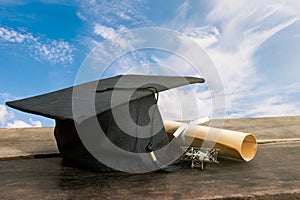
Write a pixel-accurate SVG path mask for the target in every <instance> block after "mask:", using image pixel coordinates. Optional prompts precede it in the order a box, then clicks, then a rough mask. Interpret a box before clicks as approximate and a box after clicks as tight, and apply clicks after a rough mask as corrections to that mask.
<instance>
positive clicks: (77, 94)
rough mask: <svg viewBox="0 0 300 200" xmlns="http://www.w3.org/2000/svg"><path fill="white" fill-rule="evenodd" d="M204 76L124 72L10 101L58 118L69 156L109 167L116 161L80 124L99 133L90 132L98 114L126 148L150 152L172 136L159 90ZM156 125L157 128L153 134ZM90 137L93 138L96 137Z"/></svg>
mask: <svg viewBox="0 0 300 200" xmlns="http://www.w3.org/2000/svg"><path fill="white" fill-rule="evenodd" d="M203 82H204V79H202V78H196V77H175V76H143V75H123V76H115V77H112V78H107V79H101V80H99V81H92V82H89V83H85V84H81V85H77V86H74V87H69V88H66V89H63V90H58V91H55V92H51V93H47V94H43V95H39V96H35V97H31V98H26V99H21V100H16V101H10V102H7V103H6V104H7V105H8V106H10V107H12V108H15V109H18V110H21V111H24V112H29V113H32V114H38V115H42V116H45V117H49V118H53V119H55V121H56V127H55V133H54V134H55V138H56V142H57V146H58V149H59V151H60V153H61V155H62V157H63V158H64V160H65V161H67V162H69V163H71V164H75V165H77V166H79V167H81V168H85V169H90V170H96V171H109V170H111V168H112V167H111V166H110V167H107V166H106V165H104V164H103V163H101V162H99V161H98V160H99V159H98V160H97V159H96V158H95V156H94V154H93V153H92V154H93V155H92V154H91V153H90V151H89V150H90V149H89V148H86V145H83V142H82V137H81V136H80V135H79V134H78V130H83V131H85V130H86V132H87V133H83V134H86V135H87V136H88V135H90V136H91V137H93V134H95V133H92V135H91V134H89V133H88V132H93V130H94V129H97V127H95V124H93V123H92V119H93V118H95V117H96V119H97V122H98V125H100V127H101V129H102V131H103V132H104V134H105V135H106V137H107V138H108V139H109V140H110V141H111V142H112V143H113V144H114V145H116V146H118V147H119V148H121V149H123V150H125V151H128V152H134V153H146V152H147V150H149V144H151V148H150V149H151V150H152V149H154V150H156V149H160V148H162V147H164V146H165V145H167V144H168V138H167V135H166V133H165V130H164V128H163V122H162V119H161V115H160V113H159V111H158V109H157V105H156V97H155V93H158V92H161V91H164V90H168V89H171V88H176V87H179V86H183V85H188V84H193V83H203ZM91 103H92V104H93V105H90V104H91ZM126 110H127V112H126ZM128 114H129V115H128ZM129 117H130V118H129ZM130 121H133V122H134V123H129V122H130ZM140 127H142V128H140ZM154 129H155V130H158V131H155V132H156V134H155V135H151V134H152V132H153V131H154ZM141 135H144V136H143V137H140V136H141ZM147 135H148V136H149V137H146V136H147ZM102 139H103V138H101V140H102ZM88 140H89V141H93V138H89V139H88ZM103 141H105V139H103ZM85 144H86V143H85ZM98 145H99V147H100V146H102V148H101V150H100V149H97V146H96V147H94V148H93V149H94V150H95V152H97V151H102V152H103V151H106V152H108V153H109V152H110V149H103V146H105V145H106V144H105V142H104V143H101V144H98ZM104 148H105V147H104ZM87 149H89V150H87ZM129 160H130V159H129ZM120 162H121V161H120ZM123 164H124V163H122V162H121V163H120V165H123ZM139 167H140V166H139ZM125 171H126V170H125Z"/></svg>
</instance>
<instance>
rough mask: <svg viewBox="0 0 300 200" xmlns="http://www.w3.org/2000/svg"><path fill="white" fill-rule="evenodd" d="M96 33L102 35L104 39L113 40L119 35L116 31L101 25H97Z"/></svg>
mask: <svg viewBox="0 0 300 200" xmlns="http://www.w3.org/2000/svg"><path fill="white" fill-rule="evenodd" d="M94 33H95V34H96V35H100V36H101V37H102V38H104V39H111V38H113V37H115V36H116V35H117V32H116V30H115V29H113V28H111V27H107V26H103V25H100V24H95V26H94Z"/></svg>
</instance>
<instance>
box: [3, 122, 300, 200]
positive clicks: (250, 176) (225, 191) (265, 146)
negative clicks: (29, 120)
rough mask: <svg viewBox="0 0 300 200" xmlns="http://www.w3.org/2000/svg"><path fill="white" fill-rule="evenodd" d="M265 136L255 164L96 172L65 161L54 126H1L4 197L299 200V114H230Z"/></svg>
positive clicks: (239, 125)
mask: <svg viewBox="0 0 300 200" xmlns="http://www.w3.org/2000/svg"><path fill="white" fill-rule="evenodd" d="M224 128H226V129H231V130H238V131H245V132H251V133H254V134H255V135H256V137H257V138H258V140H259V143H260V144H259V147H258V152H257V155H256V157H255V158H254V159H253V160H252V161H251V162H249V163H245V162H241V161H236V160H229V159H225V158H220V162H221V163H220V164H216V165H208V166H207V167H206V169H205V170H204V171H201V170H197V169H182V170H180V171H177V172H174V173H159V172H152V173H147V174H126V173H94V172H88V171H83V170H80V169H75V168H72V167H69V166H65V165H64V164H63V162H62V159H61V158H60V157H59V156H58V154H57V148H56V144H55V140H54V138H53V128H30V129H0V160H1V161H0V176H1V177H0V198H1V199H41V198H42V199H278V200H279V199H300V160H299V158H300V117H279V118H255V119H228V120H226V123H225V127H224Z"/></svg>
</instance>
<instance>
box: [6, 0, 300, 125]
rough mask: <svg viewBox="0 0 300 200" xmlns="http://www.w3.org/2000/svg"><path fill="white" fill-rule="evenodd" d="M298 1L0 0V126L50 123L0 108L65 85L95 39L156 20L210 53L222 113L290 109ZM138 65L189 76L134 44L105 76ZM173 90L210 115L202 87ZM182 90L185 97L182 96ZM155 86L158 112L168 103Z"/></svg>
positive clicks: (299, 106)
mask: <svg viewBox="0 0 300 200" xmlns="http://www.w3.org/2000/svg"><path fill="white" fill-rule="evenodd" d="M299 19H300V1H296V0H286V1H283V0H247V1H240V0H228V1H221V0H202V1H193V0H186V1H182V0H165V1H158V0H151V1H150V0H148V1H146V0H130V1H129V0H123V1H120V0H119V1H116V0H86V1H84V0H83V1H79V0H77V1H76V0H75V1H66V0H60V1H59V0H39V1H37V0H0V70H1V71H0V72H1V73H0V128H16V127H40V126H53V125H54V121H53V120H51V119H47V118H44V117H41V116H37V115H31V114H28V113H22V112H19V111H17V110H14V109H11V108H9V107H7V106H5V102H6V101H11V100H16V99H21V98H26V97H31V96H34V95H38V94H43V93H47V92H50V91H55V90H58V89H62V88H66V87H69V86H72V85H73V84H74V80H75V78H76V75H77V73H78V70H79V68H80V66H81V64H82V62H83V61H84V60H85V58H86V56H87V55H88V54H89V53H90V51H91V50H92V49H94V48H95V47H96V46H97V45H99V44H101V43H103V42H105V41H107V40H110V41H112V40H114V38H115V36H116V35H118V34H122V33H123V32H125V31H129V30H132V29H136V28H143V27H159V28H166V29H171V30H175V31H178V32H180V33H183V34H185V35H186V36H187V37H190V38H191V39H192V40H193V41H194V42H195V43H197V44H198V45H199V46H200V47H201V48H203V49H204V50H205V51H206V53H207V54H208V56H209V57H210V58H211V60H212V62H213V63H214V65H215V67H216V69H217V70H218V72H219V75H220V77H221V79H222V82H223V87H224V92H225V96H226V117H228V118H240V117H267V116H291V115H299V114H300V103H299V101H298V99H299V97H300V94H299V89H300V81H299V78H298V76H299V74H300V56H299V52H300V20H299ZM141 63H147V64H157V63H159V64H161V65H168V66H169V67H171V68H174V69H175V68H176V70H177V71H182V74H183V75H194V74H193V72H192V71H190V70H189V68H188V67H187V65H188V64H186V63H184V61H182V60H180V59H178V57H176V56H174V55H171V54H167V53H165V52H155V51H151V50H150V51H149V50H148V51H147V50H145V51H143V52H136V53H135V54H132V55H127V56H125V57H124V58H122V59H120V60H119V61H117V62H116V63H115V64H114V66H113V68H112V69H113V70H111V74H109V75H115V74H120V73H122V72H126V70H127V71H128V70H129V69H130V67H132V66H134V65H139V64H141ZM203 87H204V88H202V89H200V90H199V89H197V88H192V92H194V93H196V96H197V99H196V100H195V101H196V102H197V106H196V107H197V108H198V111H199V112H201V113H200V114H199V113H197V114H195V113H194V110H195V107H194V106H193V105H192V104H191V101H190V100H189V98H188V97H189V95H190V93H189V92H188V91H186V90H177V91H175V93H176V94H177V95H178V96H179V97H180V98H181V97H182V99H181V101H182V103H181V107H183V108H184V109H186V110H187V113H188V116H185V117H186V118H187V117H188V118H189V119H193V118H197V117H202V116H209V117H210V115H211V107H212V103H211V102H212V100H211V93H210V90H209V88H205V86H203ZM184 97H185V98H184ZM170 99H171V98H170V94H167V93H166V94H163V95H162V96H161V99H160V101H159V104H160V109H161V112H163V116H165V117H166V118H171V119H176V118H177V117H178V109H177V107H178V103H176V101H175V100H174V99H173V100H170Z"/></svg>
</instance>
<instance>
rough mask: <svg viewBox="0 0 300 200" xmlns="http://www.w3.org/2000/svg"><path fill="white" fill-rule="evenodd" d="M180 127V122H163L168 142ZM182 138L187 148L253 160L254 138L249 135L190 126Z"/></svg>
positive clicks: (254, 152) (254, 150)
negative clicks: (197, 148) (203, 148)
mask: <svg viewBox="0 0 300 200" xmlns="http://www.w3.org/2000/svg"><path fill="white" fill-rule="evenodd" d="M181 125H182V123H181V122H175V121H164V126H165V130H166V132H167V134H168V137H169V139H170V140H172V139H173V138H174V135H173V133H174V132H175V131H176V130H177V129H178V128H179V127H180V126H181ZM183 137H184V142H185V145H187V146H192V147H210V148H217V149H219V155H222V156H226V157H232V158H237V159H242V160H244V161H247V162H248V161H250V160H252V159H253V158H254V156H255V154H256V150H257V143H256V138H255V136H254V135H252V134H250V133H243V132H237V131H230V130H225V129H218V128H212V127H208V126H201V125H195V124H190V125H189V126H188V128H187V129H186V131H185V133H184V136H183Z"/></svg>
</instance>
